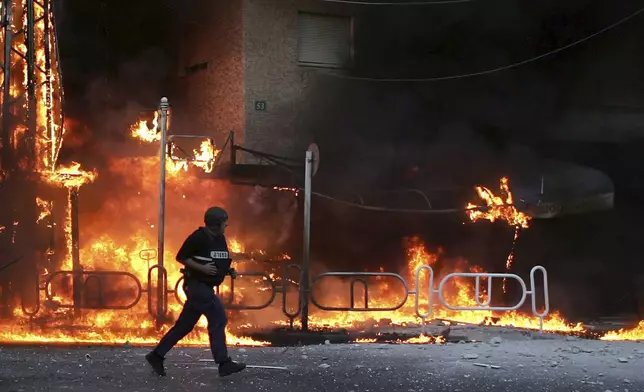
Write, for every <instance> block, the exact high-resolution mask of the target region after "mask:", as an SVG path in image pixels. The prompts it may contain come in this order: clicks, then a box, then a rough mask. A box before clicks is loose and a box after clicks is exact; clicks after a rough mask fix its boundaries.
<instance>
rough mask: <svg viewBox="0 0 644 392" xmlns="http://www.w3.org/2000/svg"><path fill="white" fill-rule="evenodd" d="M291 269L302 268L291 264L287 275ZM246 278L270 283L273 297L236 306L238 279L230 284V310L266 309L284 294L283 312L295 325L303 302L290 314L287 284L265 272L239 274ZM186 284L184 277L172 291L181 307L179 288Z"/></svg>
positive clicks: (228, 300)
mask: <svg viewBox="0 0 644 392" xmlns="http://www.w3.org/2000/svg"><path fill="white" fill-rule="evenodd" d="M289 268H297V269H300V270H301V267H300V266H299V265H297V264H289V265H286V266H285V270H284V271H285V275H286V271H288V269H289ZM244 276H254V277H260V278H262V279H263V280H264V281H265V282H268V285H269V287H270V290H271V295H270V297H269V299H268V300H266V302H264V303H262V304H260V305H241V304H235V303H233V302H234V300H235V280H236V279H231V283H230V292H229V293H228V296H227V297H226V298H225V299H224V304H225V305H226V307H227V308H228V309H233V310H261V309H266V308H268V307H269V306H271V305H272V304H273V302H274V301H275V298H276V297H277V294H280V293H281V294H282V312H283V313H284V315H286V317H288V318H289V320H290V323H291V325H292V324H293V319H294V318H295V317H297V316H298V315H299V314H300V312H301V311H302V310H301V306H300V305H301V301H299V305H298V311H297V312H295V313H289V311H288V309H287V307H286V292H287V290H286V287H285V284H283V285H282V286H278V285H277V284H276V282H275V281H274V280H273V279H272V278H271V277H270V276H269V275H268V274H266V273H264V272H240V273H238V274H237V277H238V278H239V277H244ZM183 282H184V277H183V276H182V277H181V278H179V279H178V280H177V282H176V283H175V285H174V290H173V291H172V292H173V293H174V295H175V299H176V300H177V302H178V303H179V304H181V305H183V304H184V303H185V302H184V301H183V300H182V299H181V298H180V297H179V287H180V286H181V284H182V283H183ZM219 288H220V286H217V287H216V289H215V292H216V294H217V295H218V296H220V295H221V292H220V289H219Z"/></svg>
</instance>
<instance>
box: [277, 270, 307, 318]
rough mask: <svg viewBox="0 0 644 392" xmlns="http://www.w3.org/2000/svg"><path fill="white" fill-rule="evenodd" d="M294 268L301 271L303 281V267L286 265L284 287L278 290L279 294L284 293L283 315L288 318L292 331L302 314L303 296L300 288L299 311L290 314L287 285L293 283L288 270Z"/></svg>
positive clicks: (298, 297)
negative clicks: (287, 301)
mask: <svg viewBox="0 0 644 392" xmlns="http://www.w3.org/2000/svg"><path fill="white" fill-rule="evenodd" d="M292 268H294V269H297V270H299V271H300V280H301V279H302V275H303V272H302V267H301V266H300V265H298V264H285V265H284V275H283V278H282V286H281V287H278V288H277V290H278V292H280V293H282V313H284V316H286V317H287V318H288V321H289V327H290V328H291V329H293V323H294V321H295V319H296V318H297V317H298V316H299V315H300V314H302V295H301V294H302V292H301V290H300V289H299V288H298V292H299V294H300V295H298V296H297V311H296V312H294V313H290V312H289V311H288V307H287V303H286V294H287V293H288V289H287V286H286V285H287V284H288V283H291V281H290V280H289V279H288V270H289V269H292Z"/></svg>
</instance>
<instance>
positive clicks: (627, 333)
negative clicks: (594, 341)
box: [601, 321, 644, 340]
mask: <svg viewBox="0 0 644 392" xmlns="http://www.w3.org/2000/svg"><path fill="white" fill-rule="evenodd" d="M601 339H602V340H644V321H640V322H639V324H637V326H636V327H635V328H633V329H620V330H619V331H611V332H608V333H607V334H606V335H604V336H602V337H601Z"/></svg>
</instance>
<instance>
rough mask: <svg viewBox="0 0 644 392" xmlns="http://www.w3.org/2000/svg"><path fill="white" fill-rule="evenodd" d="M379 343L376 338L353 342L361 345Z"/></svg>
mask: <svg viewBox="0 0 644 392" xmlns="http://www.w3.org/2000/svg"><path fill="white" fill-rule="evenodd" d="M377 341H378V339H375V338H358V339H356V340H354V341H353V342H354V343H358V344H359V343H375V342H377Z"/></svg>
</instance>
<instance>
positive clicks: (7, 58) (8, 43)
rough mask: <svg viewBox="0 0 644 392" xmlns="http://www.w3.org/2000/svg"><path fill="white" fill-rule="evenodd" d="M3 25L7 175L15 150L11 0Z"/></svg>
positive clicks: (5, 5) (6, 5) (4, 160)
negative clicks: (12, 114)
mask: <svg viewBox="0 0 644 392" xmlns="http://www.w3.org/2000/svg"><path fill="white" fill-rule="evenodd" d="M2 4H3V5H2V13H3V15H2V25H3V26H4V86H3V89H4V91H3V98H2V170H4V171H5V175H9V171H11V162H12V156H13V151H12V150H11V149H12V146H11V123H12V121H11V110H10V109H11V99H12V98H11V65H12V58H11V57H12V56H11V54H12V52H13V51H12V50H11V48H12V42H13V28H12V27H11V23H12V21H11V18H12V11H13V4H12V2H11V0H4V1H3V2H2Z"/></svg>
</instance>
